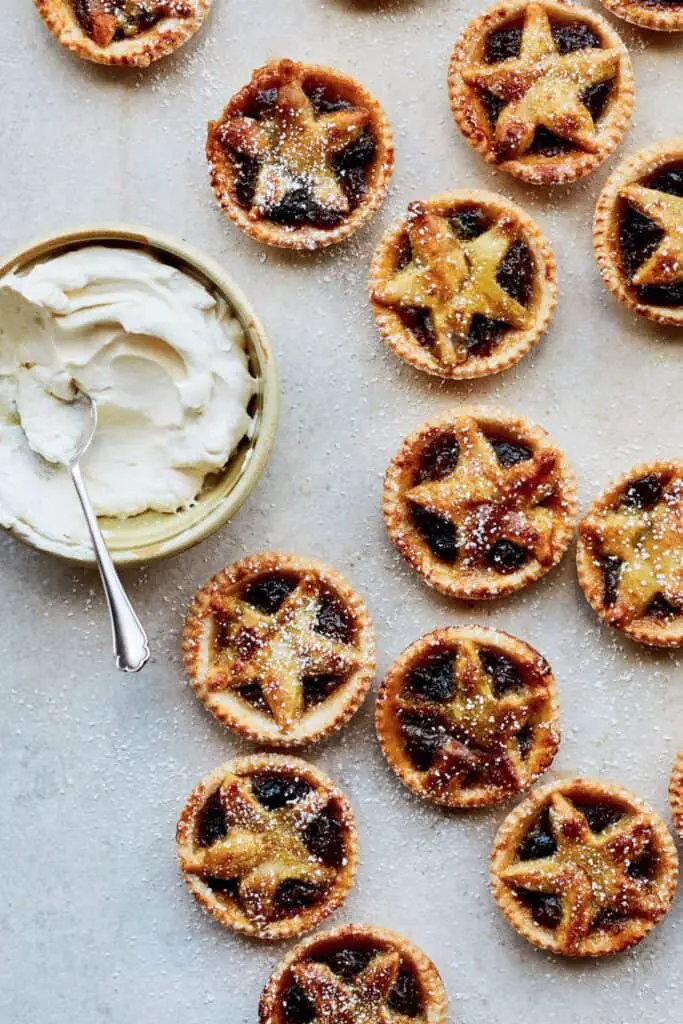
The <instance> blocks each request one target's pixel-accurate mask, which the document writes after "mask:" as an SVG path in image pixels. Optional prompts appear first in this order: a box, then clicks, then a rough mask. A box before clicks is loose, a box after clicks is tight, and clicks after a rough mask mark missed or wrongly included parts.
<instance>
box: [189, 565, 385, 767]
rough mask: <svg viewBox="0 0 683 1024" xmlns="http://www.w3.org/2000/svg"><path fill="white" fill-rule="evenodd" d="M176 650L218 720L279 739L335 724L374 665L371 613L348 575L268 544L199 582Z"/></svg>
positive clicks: (305, 736)
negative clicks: (260, 551)
mask: <svg viewBox="0 0 683 1024" xmlns="http://www.w3.org/2000/svg"><path fill="white" fill-rule="evenodd" d="M183 654H184V659H185V668H186V670H187V674H188V677H189V679H190V682H191V684H192V686H193V688H194V690H195V692H196V694H197V696H198V697H199V699H200V700H201V702H202V703H203V704H204V706H205V707H206V708H207V709H208V710H209V711H211V712H212V714H214V715H215V716H216V718H218V719H219V720H220V721H221V722H222V724H223V725H225V726H227V727H228V728H229V729H234V730H235V732H239V733H241V734H242V735H244V736H247V737H249V738H250V739H253V740H258V741H259V742H261V743H267V744H269V745H270V746H280V747H292V746H299V745H302V744H305V743H311V742H313V741H314V740H318V739H321V738H322V737H323V736H326V735H327V734H328V733H330V732H332V731H333V730H334V729H338V728H340V726H342V725H343V724H344V723H345V722H347V721H348V719H349V718H351V716H352V715H353V714H354V712H355V711H356V710H357V709H358V707H359V706H360V704H361V702H362V701H363V699H364V697H365V695H366V693H367V691H368V687H369V686H370V683H371V681H372V677H373V675H374V670H375V640H374V630H373V627H372V623H371V621H370V616H369V615H368V612H367V609H366V607H365V605H364V604H363V602H362V600H361V599H360V597H359V596H358V595H357V594H356V593H354V591H353V590H352V589H351V587H350V586H349V584H348V583H347V582H346V580H345V579H344V578H343V577H342V576H340V575H339V573H337V572H335V571H334V569H331V568H329V566H326V565H323V564H322V563H321V562H316V561H313V560H312V559H308V558H300V557H298V556H296V555H281V554H273V553H270V554H262V555H252V556H251V557H249V558H245V559H243V561H241V562H236V563H235V564H234V565H231V566H229V567H228V568H227V569H224V570H223V572H220V573H218V575H217V576H214V577H213V579H210V580H209V581H208V583H206V584H205V585H204V586H203V587H202V588H201V589H200V590H199V591H198V592H197V595H196V597H195V599H194V602H193V604H192V606H191V608H190V611H189V614H188V617H187V621H186V623H185V631H184V634H183Z"/></svg>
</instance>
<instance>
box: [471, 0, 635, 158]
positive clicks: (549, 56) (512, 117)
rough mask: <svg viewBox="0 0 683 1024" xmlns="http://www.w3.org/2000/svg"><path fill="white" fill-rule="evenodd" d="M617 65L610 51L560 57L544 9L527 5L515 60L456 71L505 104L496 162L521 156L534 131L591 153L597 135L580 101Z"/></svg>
mask: <svg viewBox="0 0 683 1024" xmlns="http://www.w3.org/2000/svg"><path fill="white" fill-rule="evenodd" d="M620 60H621V53H620V51H619V50H618V49H615V48H611V47H602V48H587V49H583V50H575V51H572V52H570V53H566V54H564V55H562V54H561V53H560V52H559V51H558V49H557V46H556V44H555V40H554V39H553V34H552V28H551V24H550V19H549V17H548V14H547V12H546V10H545V8H544V7H543V6H542V5H541V4H536V3H530V4H529V5H528V7H527V11H526V17H525V20H524V28H523V30H522V43H521V49H520V54H519V57H511V58H509V59H508V60H503V61H500V62H498V63H495V64H485V63H475V64H470V65H467V66H465V67H463V68H461V75H462V77H463V79H464V81H465V82H466V83H467V84H468V85H470V86H472V87H474V88H476V89H480V90H481V89H485V90H487V91H488V92H490V93H493V95H494V96H497V97H498V98H499V99H500V100H502V101H503V102H504V103H505V107H504V108H503V110H502V112H501V114H500V117H499V118H498V120H497V122H496V127H495V132H494V144H495V148H496V151H497V153H498V155H499V157H500V159H503V160H510V159H514V158H518V157H521V156H523V155H524V153H526V152H527V150H528V149H529V148H530V146H531V144H532V143H533V141H534V135H535V133H536V129H537V128H546V129H547V130H548V131H550V132H552V133H553V135H557V136H559V137H560V138H562V139H567V140H568V141H569V142H571V143H572V144H573V145H574V146H575V147H576V148H577V149H579V150H584V151H585V152H588V153H596V152H597V151H598V149H599V142H598V138H597V131H596V127H595V124H594V122H593V118H592V117H591V114H590V112H589V111H588V108H587V107H586V106H585V104H584V103H583V102H582V96H583V95H584V94H585V92H586V90H587V89H590V88H591V87H592V86H594V85H598V84H600V83H601V82H609V81H611V80H612V79H613V78H614V77H615V76H616V74H617V72H618V70H619V63H620Z"/></svg>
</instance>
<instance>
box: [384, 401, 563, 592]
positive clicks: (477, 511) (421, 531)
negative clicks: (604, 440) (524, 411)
mask: <svg viewBox="0 0 683 1024" xmlns="http://www.w3.org/2000/svg"><path fill="white" fill-rule="evenodd" d="M575 509H576V482H575V478H574V474H573V472H572V470H571V469H570V467H569V466H568V465H567V463H566V461H565V459H564V456H563V455H562V453H561V452H560V451H559V449H558V448H557V447H556V446H555V444H554V443H553V442H552V440H551V438H550V437H549V436H548V434H547V433H546V432H545V431H544V430H542V429H541V428H540V427H537V426H535V425H533V424H531V423H528V422H527V421H526V420H523V419H522V418H521V417H518V416H514V415H512V414H510V413H506V412H504V411H502V410H498V409H491V408H486V407H477V406H472V407H465V408H462V409H454V410H451V411H450V412H447V413H445V414H444V415H442V416H440V417H438V418H437V419H434V420H429V421H427V422H426V423H425V424H423V425H422V427H420V428H419V430H417V431H416V432H415V433H414V434H411V435H410V437H408V438H407V439H406V440H405V441H404V442H403V445H402V446H401V448H400V449H399V452H398V454H397V455H396V456H395V457H394V459H393V461H392V462H391V464H390V466H389V469H388V471H387V475H386V480H385V485H384V518H385V522H386V526H387V530H388V532H389V536H390V537H391V539H392V541H393V542H394V544H395V545H396V547H397V548H398V550H399V551H400V552H401V554H402V555H403V557H404V558H406V559H407V561H408V562H410V564H411V565H412V566H413V568H414V569H416V570H417V572H418V573H419V574H420V575H421V576H422V577H423V578H424V579H425V580H426V581H427V583H429V584H430V585H431V586H433V587H435V588H436V589H437V590H440V591H442V593H445V594H448V595H450V596H452V597H460V598H464V599H480V598H493V597H500V596H503V595H505V594H509V593H512V592H513V591H516V590H520V589H521V588H522V587H525V586H527V585H528V584H529V583H532V582H533V581H534V580H537V579H539V578H540V577H541V576H543V575H544V574H545V573H546V572H548V571H549V570H550V569H551V568H552V567H553V566H554V565H556V564H557V562H559V560H560V559H561V557H562V555H563V554H564V552H565V551H566V549H567V546H568V544H569V541H570V539H571V535H572V531H573V528H574V515H575Z"/></svg>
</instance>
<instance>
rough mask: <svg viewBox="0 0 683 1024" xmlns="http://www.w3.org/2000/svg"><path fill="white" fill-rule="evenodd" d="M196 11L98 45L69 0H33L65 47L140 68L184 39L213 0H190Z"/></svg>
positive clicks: (107, 61) (98, 60) (102, 61)
mask: <svg viewBox="0 0 683 1024" xmlns="http://www.w3.org/2000/svg"><path fill="white" fill-rule="evenodd" d="M191 2H192V4H193V6H194V7H195V9H196V13H195V14H194V15H193V16H191V17H188V18H163V19H162V20H161V21H159V22H158V23H157V24H156V25H154V26H153V27H152V28H150V29H147V31H145V32H141V33H140V34H139V35H136V36H133V37H132V38H130V39H122V40H119V41H117V42H113V43H110V44H109V45H108V46H98V45H97V43H95V42H94V41H93V40H92V39H91V38H90V37H89V36H88V35H87V34H86V32H84V30H83V28H82V26H81V24H80V22H79V21H78V18H77V17H76V15H75V13H74V9H73V6H72V0H34V3H35V5H36V8H37V9H38V13H39V14H40V16H41V18H42V19H43V21H44V22H45V24H46V25H47V27H48V28H49V29H50V31H51V32H52V33H53V34H54V35H55V36H56V37H57V39H58V40H59V42H60V43H61V44H62V46H64V47H65V48H66V49H67V50H71V52H72V53H75V54H76V55H77V56H78V57H82V58H83V59H84V60H90V61H93V62H94V63H96V64H111V65H117V66H119V67H135V68H144V67H147V66H148V65H149V64H151V63H152V62H153V61H156V60H159V59H160V58H161V57H166V56H168V54H169V53H172V52H173V51H174V50H177V49H178V47H179V46H182V44H183V43H186V42H187V40H188V39H190V38H191V37H192V36H193V35H194V34H195V32H196V31H197V30H198V29H199V28H200V27H201V25H202V23H203V21H204V20H205V18H206V17H207V15H208V13H209V11H210V9H211V4H212V3H213V0H191Z"/></svg>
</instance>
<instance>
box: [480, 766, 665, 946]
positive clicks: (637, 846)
mask: <svg viewBox="0 0 683 1024" xmlns="http://www.w3.org/2000/svg"><path fill="white" fill-rule="evenodd" d="M577 802H578V803H579V804H581V805H583V806H584V807H586V806H591V805H592V806H593V807H595V806H596V805H597V806H598V807H599V808H604V807H608V808H611V809H614V810H615V811H616V812H619V813H621V814H622V815H623V816H622V817H621V818H620V819H619V820H617V821H610V820H609V819H607V824H606V825H605V827H604V828H601V829H599V830H597V831H593V830H592V829H591V828H590V827H589V825H588V821H587V820H585V819H584V815H583V813H582V812H581V811H580V810H579V809H578V808H577V806H576V803H577ZM546 810H549V811H550V818H549V822H550V824H549V827H550V829H551V833H552V836H553V839H554V841H555V846H556V849H555V852H554V853H553V854H552V855H550V856H547V855H546V856H541V857H527V858H526V859H523V858H521V857H520V856H519V851H520V847H521V845H522V844H523V843H524V841H525V840H526V839H527V837H528V836H529V833H530V831H531V830H532V828H533V827H534V825H535V824H536V823H538V822H539V819H541V816H542V815H543V812H544V811H546ZM648 858H649V863H650V865H651V866H650V871H651V874H650V876H649V877H648V876H647V874H646V875H642V874H641V875H638V873H636V875H635V877H634V874H633V873H631V874H629V871H628V867H629V865H632V864H634V863H639V862H640V860H641V859H644V863H646V862H647V861H648ZM490 868H491V890H492V893H493V896H494V899H495V900H496V902H497V904H498V906H499V907H500V909H501V910H502V911H503V913H504V914H505V916H506V918H507V919H508V921H509V923H510V924H511V925H512V927H513V928H515V929H516V930H517V931H518V932H519V933H520V935H523V936H524V938H525V939H528V940H529V942H532V943H533V944H534V945H535V946H539V947H540V948H541V949H545V950H548V951H549V952H552V953H558V954H560V955H562V956H572V957H577V956H591V957H597V956H605V955H606V954H611V953H620V952H622V951H623V950H625V949H628V948H629V947H630V946H633V945H635V944H636V943H637V942H640V941H641V939H643V938H645V936H646V935H647V934H648V932H650V931H651V930H652V928H654V926H655V925H656V924H657V922H658V921H660V920H661V918H662V917H664V915H665V914H666V912H667V911H668V909H669V907H670V906H671V901H672V900H673V897H674V893H675V891H676V884H677V880H678V854H677V852H676V847H675V845H674V842H673V839H672V837H671V835H670V833H669V830H668V829H667V827H666V825H665V824H664V822H663V821H662V819H661V818H660V817H659V815H658V814H657V813H656V812H655V811H653V810H651V808H649V807H648V806H647V805H646V804H645V803H644V802H643V801H642V800H640V799H639V798H638V797H637V796H635V795H634V794H633V793H631V792H629V790H627V789H624V788H622V787H621V786H617V785H613V784H612V783H608V782H602V781H599V780H596V779H570V780H565V781H562V782H555V783H551V784H550V785H548V786H542V787H540V788H539V789H536V790H534V791H533V792H532V793H531V794H530V795H529V796H528V797H527V798H526V799H525V800H524V801H523V802H522V803H521V804H520V805H519V806H518V807H516V808H515V810H514V811H512V812H511V813H510V814H509V815H508V817H507V818H506V819H505V821H504V822H503V824H502V825H501V827H500V830H499V832H498V835H497V836H496V840H495V843H494V847H493V853H492V855H491V864H490ZM523 889H524V890H526V892H528V893H530V894H533V893H536V894H537V896H540V897H546V898H547V897H557V898H559V900H560V905H559V907H556V908H555V913H556V914H557V918H559V921H558V923H557V924H556V926H555V927H554V928H553V927H549V926H547V925H546V924H545V923H539V922H538V921H537V920H535V919H534V916H533V913H532V910H531V907H530V905H528V904H526V903H524V902H523V901H522V900H521V899H520V898H519V897H518V896H517V895H516V893H518V892H520V891H521V890H523ZM598 914H602V921H601V920H600V919H599V918H598V917H597V915H598ZM596 921H597V924H596V923H595V922H596Z"/></svg>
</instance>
